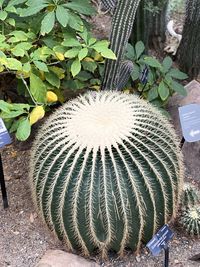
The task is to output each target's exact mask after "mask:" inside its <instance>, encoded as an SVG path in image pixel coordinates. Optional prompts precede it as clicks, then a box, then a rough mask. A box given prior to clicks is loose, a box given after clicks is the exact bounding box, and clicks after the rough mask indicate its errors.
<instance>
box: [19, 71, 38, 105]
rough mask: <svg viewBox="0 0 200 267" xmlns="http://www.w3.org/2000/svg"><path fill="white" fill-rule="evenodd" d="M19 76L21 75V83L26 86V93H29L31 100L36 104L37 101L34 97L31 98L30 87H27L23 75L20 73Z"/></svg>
mask: <svg viewBox="0 0 200 267" xmlns="http://www.w3.org/2000/svg"><path fill="white" fill-rule="evenodd" d="M20 77H21V79H22V81H23V84H24V85H25V87H26V89H27V91H28V93H29V95H30V97H31V99H32V101H33V103H34V104H35V105H36V106H37V104H38V103H37V102H36V101H35V99H34V98H33V96H32V94H31V91H30V89H29V87H28V85H27V82H26V81H25V79H24V78H23V76H22V75H20Z"/></svg>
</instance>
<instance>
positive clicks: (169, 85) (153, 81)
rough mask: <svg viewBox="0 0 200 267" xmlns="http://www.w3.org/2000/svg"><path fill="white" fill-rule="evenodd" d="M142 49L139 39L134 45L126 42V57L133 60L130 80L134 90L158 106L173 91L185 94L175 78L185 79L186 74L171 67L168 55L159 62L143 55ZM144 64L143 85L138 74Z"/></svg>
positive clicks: (143, 48) (166, 99)
mask: <svg viewBox="0 0 200 267" xmlns="http://www.w3.org/2000/svg"><path fill="white" fill-rule="evenodd" d="M144 51H145V47H144V44H143V43H142V42H141V41H139V42H137V43H136V45H135V47H133V46H132V45H130V44H128V47H127V53H126V58H127V59H129V60H131V61H132V62H133V71H132V73H131V80H132V82H134V83H133V84H134V90H135V91H136V92H139V94H141V95H142V96H143V97H144V98H145V99H147V100H148V101H150V102H151V103H152V104H154V105H156V106H158V107H164V106H165V105H166V103H167V102H168V100H169V97H170V96H172V95H173V94H174V93H178V94H181V95H183V96H185V95H186V90H185V88H184V86H183V85H182V84H180V83H179V82H177V80H184V79H187V78H188V76H187V75H186V74H185V73H183V72H181V71H180V70H178V69H176V68H173V67H172V65H173V62H172V59H171V58H170V57H166V58H164V60H163V61H162V62H159V61H158V60H157V59H156V58H154V57H152V56H147V55H145V54H144ZM146 66H147V67H148V71H149V74H148V78H147V84H146V85H145V86H144V85H143V84H142V83H141V81H140V76H141V73H142V71H143V70H144V68H145V67H146Z"/></svg>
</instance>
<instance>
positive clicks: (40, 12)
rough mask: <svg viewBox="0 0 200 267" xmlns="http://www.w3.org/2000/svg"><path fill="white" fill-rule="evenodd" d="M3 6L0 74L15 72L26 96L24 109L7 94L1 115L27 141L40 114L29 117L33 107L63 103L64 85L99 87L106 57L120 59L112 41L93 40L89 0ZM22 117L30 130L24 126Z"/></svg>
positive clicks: (17, 1)
mask: <svg viewBox="0 0 200 267" xmlns="http://www.w3.org/2000/svg"><path fill="white" fill-rule="evenodd" d="M0 6H1V13H0V27H1V28H0V29H1V32H0V75H14V76H15V77H16V79H17V81H18V85H17V93H18V94H19V95H22V96H24V97H25V99H26V101H25V102H26V108H24V107H23V108H22V105H21V104H16V103H14V104H13V103H12V99H7V98H6V95H5V97H4V100H5V101H3V100H2V101H1V102H0V111H1V113H0V115H1V117H2V118H3V119H4V120H5V122H6V124H7V127H8V128H9V129H10V131H11V132H16V137H17V138H18V139H19V140H25V139H27V138H28V136H29V135H30V127H31V124H33V121H34V123H36V122H37V119H36V118H38V120H39V119H40V118H41V114H40V112H39V113H38V116H36V115H35V112H34V113H33V114H34V117H35V119H34V120H32V119H31V118H32V116H33V115H32V111H33V109H35V108H37V107H42V108H43V110H44V112H45V111H48V110H50V108H51V107H52V106H53V105H54V104H56V103H57V101H59V102H61V103H63V102H64V101H65V97H64V89H65V88H70V89H72V90H77V89H83V88H91V89H94V90H98V89H99V87H100V79H101V74H102V70H103V63H104V58H111V59H113V60H115V59H116V57H115V55H114V53H113V52H112V51H111V50H110V49H109V48H108V46H109V42H108V41H105V40H101V41H98V40H97V39H95V38H93V37H92V36H91V34H90V32H89V30H88V28H87V27H86V26H87V25H86V22H85V20H84V19H83V17H82V15H91V14H93V13H94V9H93V8H92V7H91V5H90V1H88V0H84V1H78V0H74V1H68V2H67V3H66V1H56V0H55V1H50V0H49V1H35V0H34V1H30V0H29V1H22V0H12V1H1V2H0ZM50 94H51V97H49V96H50ZM52 94H54V95H53V97H52ZM36 110H39V109H36ZM40 111H41V110H40ZM30 120H31V121H32V123H30ZM24 121H26V128H27V131H24V128H23V127H21V126H23V125H25V123H24ZM28 123H29V125H28ZM22 130H23V133H22ZM20 133H21V134H20ZM25 133H26V134H25Z"/></svg>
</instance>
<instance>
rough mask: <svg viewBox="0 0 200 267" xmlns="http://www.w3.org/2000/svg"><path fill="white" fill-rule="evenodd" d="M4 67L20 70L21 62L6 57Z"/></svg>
mask: <svg viewBox="0 0 200 267" xmlns="http://www.w3.org/2000/svg"><path fill="white" fill-rule="evenodd" d="M6 67H7V68H9V69H10V70H21V69H22V63H21V62H20V61H19V60H17V59H15V58H7V64H6Z"/></svg>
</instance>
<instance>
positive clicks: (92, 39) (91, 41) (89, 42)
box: [88, 38, 97, 46]
mask: <svg viewBox="0 0 200 267" xmlns="http://www.w3.org/2000/svg"><path fill="white" fill-rule="evenodd" d="M96 41H97V39H96V38H90V39H89V41H88V45H89V46H90V45H93V44H94V43H96Z"/></svg>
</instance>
